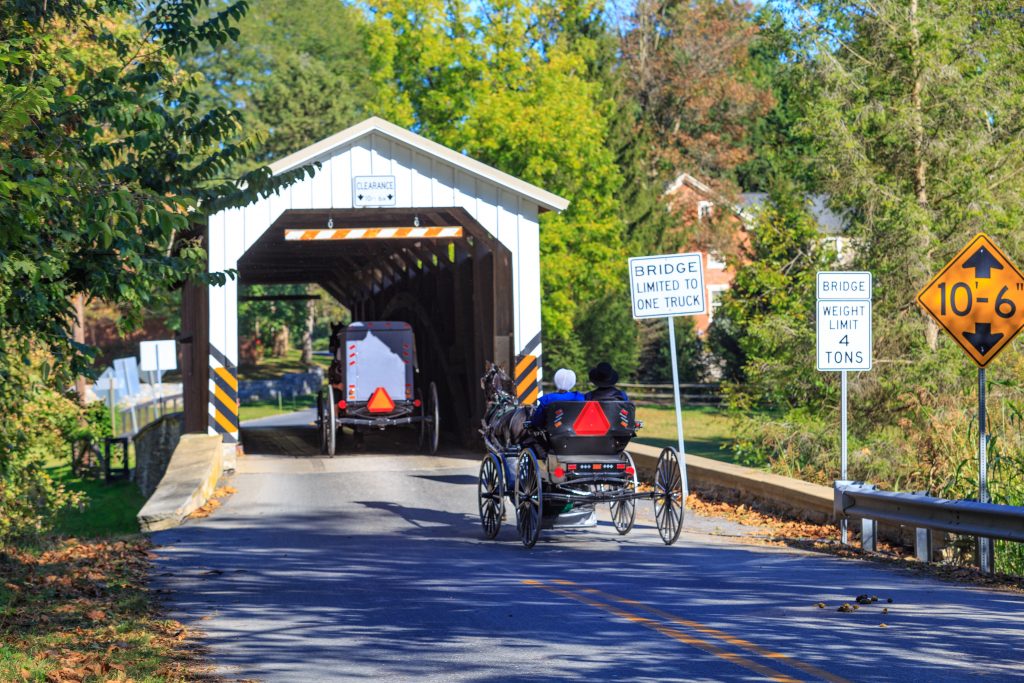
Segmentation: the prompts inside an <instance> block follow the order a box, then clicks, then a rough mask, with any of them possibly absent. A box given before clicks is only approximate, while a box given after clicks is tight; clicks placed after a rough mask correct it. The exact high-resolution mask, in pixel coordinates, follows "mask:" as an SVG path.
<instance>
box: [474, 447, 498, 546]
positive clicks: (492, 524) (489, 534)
mask: <svg viewBox="0 0 1024 683" xmlns="http://www.w3.org/2000/svg"><path fill="white" fill-rule="evenodd" d="M477 495H478V497H479V499H480V524H482V525H483V527H484V537H485V538H494V537H495V536H497V535H498V532H499V531H500V530H501V518H502V516H503V515H504V514H505V482H504V481H502V475H501V466H500V465H499V463H498V459H497V458H496V457H495V456H493V455H491V454H490V453H488V454H487V455H486V456H485V457H484V461H483V462H482V463H480V481H479V482H478V483H477Z"/></svg>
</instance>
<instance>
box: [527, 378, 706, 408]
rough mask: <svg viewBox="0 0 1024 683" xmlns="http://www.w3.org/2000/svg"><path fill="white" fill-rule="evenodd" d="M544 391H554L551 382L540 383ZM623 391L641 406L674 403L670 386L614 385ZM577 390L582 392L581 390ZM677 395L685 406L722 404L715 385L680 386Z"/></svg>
mask: <svg viewBox="0 0 1024 683" xmlns="http://www.w3.org/2000/svg"><path fill="white" fill-rule="evenodd" d="M541 386H542V388H543V389H544V391H554V390H555V385H554V384H553V383H552V382H549V381H544V382H541ZM616 386H617V387H619V388H620V389H624V390H625V391H626V393H627V394H629V398H630V400H631V401H633V402H634V403H638V404H641V405H655V406H671V405H673V404H674V402H675V398H674V397H673V394H672V389H673V388H674V385H672V384H629V383H619V384H617V385H616ZM577 389H578V390H580V391H583V390H582V389H579V387H577ZM679 393H680V396H681V400H682V402H683V404H685V405H718V404H720V403H721V402H722V387H721V385H719V384H717V383H713V382H712V383H705V384H680V385H679Z"/></svg>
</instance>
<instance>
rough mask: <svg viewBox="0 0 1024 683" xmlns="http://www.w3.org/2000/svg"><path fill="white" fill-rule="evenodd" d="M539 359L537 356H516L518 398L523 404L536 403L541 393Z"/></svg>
mask: <svg viewBox="0 0 1024 683" xmlns="http://www.w3.org/2000/svg"><path fill="white" fill-rule="evenodd" d="M538 360H539V359H538V358H537V356H516V375H515V382H516V398H517V399H518V400H519V402H520V403H522V404H530V403H534V402H535V401H536V400H537V397H538V396H539V395H540V382H538V381H537V375H538V370H539V369H540V363H539V362H538Z"/></svg>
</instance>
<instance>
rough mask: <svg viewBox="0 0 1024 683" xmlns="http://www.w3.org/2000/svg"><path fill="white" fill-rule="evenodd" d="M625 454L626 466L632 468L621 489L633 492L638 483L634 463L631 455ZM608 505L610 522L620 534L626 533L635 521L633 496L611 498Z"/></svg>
mask: <svg viewBox="0 0 1024 683" xmlns="http://www.w3.org/2000/svg"><path fill="white" fill-rule="evenodd" d="M625 456H626V462H627V463H628V465H627V466H628V467H629V468H630V469H632V470H633V476H632V478H631V479H629V480H628V481H627V482H626V484H625V486H623V490H624V491H625V492H626V493H629V494H634V493H636V488H637V486H638V484H639V481H637V478H636V465H634V464H633V456H631V455H630V454H629V453H626V454H625ZM608 506H609V507H610V508H611V513H612V524H614V525H615V530H616V531H618V532H619V533H620V534H622V535H625V534H628V533H629V532H630V530H631V529H632V528H633V523H634V522H635V521H636V500H635V499H634V498H628V499H626V500H613V501H612V502H611V503H609V504H608Z"/></svg>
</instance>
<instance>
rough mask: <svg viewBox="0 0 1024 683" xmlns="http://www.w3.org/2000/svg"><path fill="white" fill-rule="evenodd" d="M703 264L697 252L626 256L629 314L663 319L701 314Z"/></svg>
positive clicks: (703, 300)
mask: <svg viewBox="0 0 1024 683" xmlns="http://www.w3.org/2000/svg"><path fill="white" fill-rule="evenodd" d="M703 265H704V262H703V257H702V256H701V254H699V253H690V254H667V255H664V256H635V257H633V258H631V259H629V288H630V294H631V295H632V298H633V317H634V318H667V317H670V316H676V315H696V314H698V313H704V311H705V310H706V298H705V296H704V268H703Z"/></svg>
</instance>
